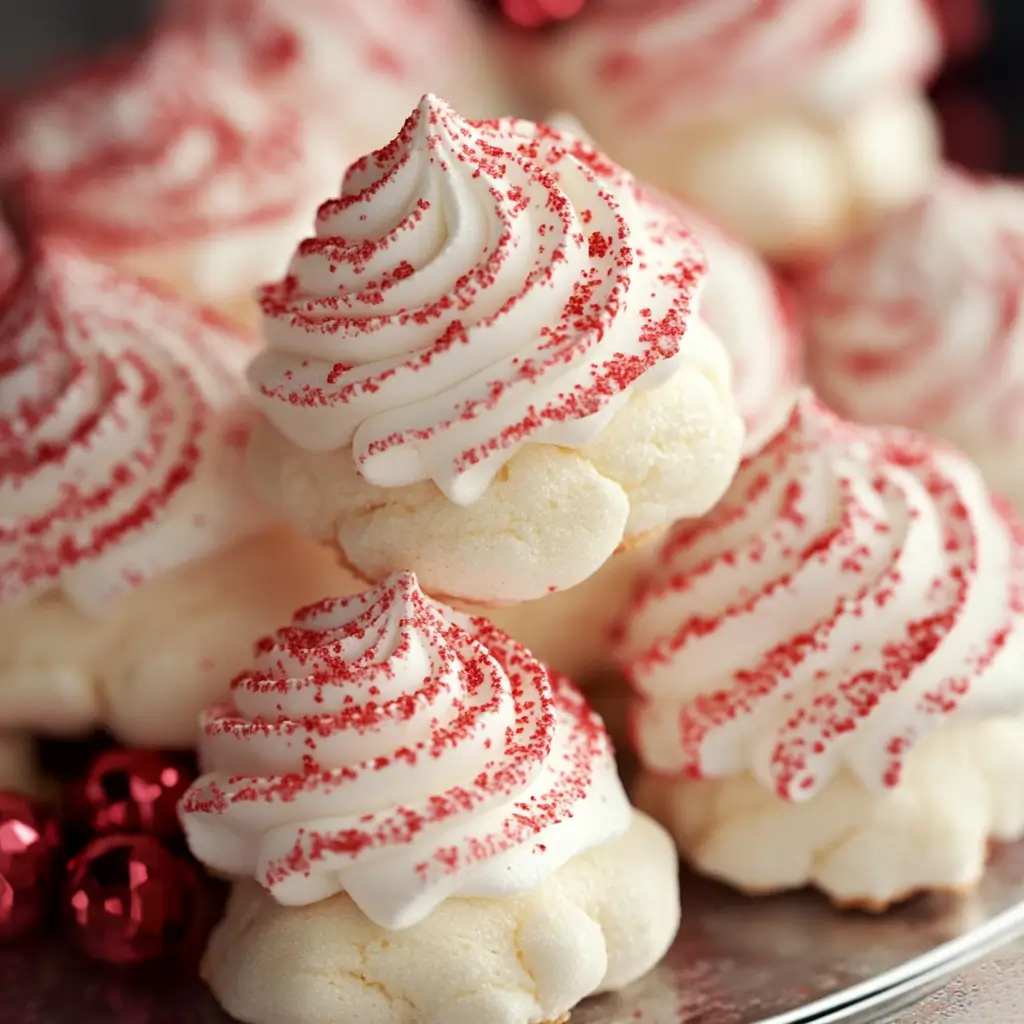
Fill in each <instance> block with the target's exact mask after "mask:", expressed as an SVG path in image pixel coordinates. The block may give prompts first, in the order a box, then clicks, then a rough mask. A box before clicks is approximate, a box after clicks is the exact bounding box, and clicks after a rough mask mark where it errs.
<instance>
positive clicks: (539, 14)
mask: <svg viewBox="0 0 1024 1024" xmlns="http://www.w3.org/2000/svg"><path fill="white" fill-rule="evenodd" d="M583 5H584V0H500V6H501V13H502V14H504V15H505V17H506V18H508V20H509V21H511V22H512V23H513V24H514V25H518V26H519V27H520V28H544V27H545V26H547V25H553V24H555V23H556V22H559V21H568V20H569V19H570V18H575V17H576V15H577V14H579V13H580V11H582V10H583Z"/></svg>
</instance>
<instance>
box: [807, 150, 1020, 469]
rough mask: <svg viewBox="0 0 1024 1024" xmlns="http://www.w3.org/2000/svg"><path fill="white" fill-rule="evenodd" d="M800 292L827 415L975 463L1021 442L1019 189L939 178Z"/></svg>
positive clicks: (818, 270)
mask: <svg viewBox="0 0 1024 1024" xmlns="http://www.w3.org/2000/svg"><path fill="white" fill-rule="evenodd" d="M798 287H799V295H800V299H801V302H802V305H803V311H804V314H805V316H806V320H807V326H808V330H809V332H810V334H811V335H812V337H813V339H814V342H815V343H814V345H813V346H812V347H811V351H810V355H811V362H810V372H811V374H812V377H813V380H814V383H815V385H816V386H817V388H818V389H819V392H820V394H821V395H822V397H823V398H825V399H826V401H828V403H829V404H830V405H831V406H832V407H833V408H835V409H837V410H839V411H840V412H841V413H843V414H844V415H846V416H849V417H850V418H851V419H856V420H860V421H863V422H867V423H905V424H907V425H908V426H913V427H917V428H920V429H923V430H927V431H929V432H934V433H941V434H942V435H943V436H945V437H949V438H950V439H952V440H954V441H955V442H956V443H957V444H960V445H962V446H963V447H964V448H965V449H967V450H968V451H969V452H971V454H972V455H978V454H980V453H981V450H982V449H983V448H984V447H986V446H988V445H996V446H999V445H1006V444H1012V443H1018V442H1021V441H1024V359H1022V355H1021V353H1022V345H1024V189H1021V188H1020V187H1019V186H1015V185H1009V184H1003V183H998V182H986V181H978V180H972V179H970V178H968V177H967V176H966V175H963V174H960V173H959V172H955V171H951V170H949V171H946V172H945V173H944V175H943V176H942V178H941V179H940V180H939V181H938V182H937V184H936V186H935V187H934V189H933V190H932V192H931V194H930V195H929V196H928V197H927V198H926V199H925V200H923V201H922V202H921V203H919V204H918V205H917V206H915V207H913V208H911V209H909V210H907V211H905V212H903V213H901V214H899V215H897V216H896V217H894V218H892V219H891V220H887V221H886V222H884V223H883V224H882V225H880V226H879V228H878V229H877V230H876V231H874V232H873V233H871V234H868V235H865V236H863V237H861V238H859V239H858V240H856V241H855V242H854V243H852V244H851V245H850V246H848V247H847V248H845V249H841V250H839V251H837V252H836V253H834V254H832V255H830V256H829V257H828V258H827V259H826V260H824V261H823V262H821V263H819V264H817V265H815V266H814V267H812V268H809V269H808V271H807V272H806V273H805V274H803V275H802V277H801V278H800V279H799V282H798Z"/></svg>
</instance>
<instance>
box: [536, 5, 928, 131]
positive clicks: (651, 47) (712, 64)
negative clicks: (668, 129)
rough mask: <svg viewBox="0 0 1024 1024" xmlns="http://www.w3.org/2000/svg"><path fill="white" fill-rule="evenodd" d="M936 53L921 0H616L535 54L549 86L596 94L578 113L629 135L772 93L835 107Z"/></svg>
mask: <svg viewBox="0 0 1024 1024" xmlns="http://www.w3.org/2000/svg"><path fill="white" fill-rule="evenodd" d="M938 55H939V37H938V30H937V28H936V26H935V24H934V21H933V19H932V17H931V15H930V13H929V11H928V10H927V7H926V3H925V0H688V2H686V3H680V2H679V0H648V2H645V3H642V4H639V3H636V2H634V0H619V2H618V3H611V4H595V5H594V6H593V12H592V13H584V14H583V15H582V16H581V17H580V18H578V19H576V20H574V21H573V22H572V23H571V24H570V25H569V26H567V28H566V30H565V31H564V32H563V33H558V34H556V35H555V36H553V37H552V39H551V41H550V43H549V44H547V54H546V64H547V73H548V75H549V76H550V77H551V78H552V79H554V82H555V89H556V91H557V92H563V91H565V92H571V93H572V94H574V95H580V96H583V97H587V96H589V97H591V100H590V102H591V103H593V102H594V101H593V97H600V103H599V105H597V104H595V111H594V117H593V118H591V117H590V116H587V117H585V120H587V121H588V123H589V122H591V121H592V120H597V121H603V122H606V123H608V124H616V125H618V126H619V127H620V128H621V129H625V130H626V131H630V132H638V133H639V132H644V131H645V130H646V131H650V130H661V129H663V128H664V127H665V125H666V123H668V124H670V125H674V124H684V123H691V122H695V121H705V120H708V119H711V118H716V117H722V116H726V115H730V114H733V113H736V112H737V111H742V110H744V109H749V108H750V107H752V106H764V105H765V104H771V103H773V102H780V101H781V102H796V103H797V104H799V105H800V106H802V107H804V108H806V109H807V110H808V111H809V112H811V113H813V114H817V115H821V116H827V117H843V116H845V115H846V114H847V113H848V112H849V111H850V110H851V109H852V108H854V107H855V106H857V105H858V104H860V103H862V102H863V101H865V100H866V99H868V98H870V97H871V96H874V95H877V94H878V93H880V92H884V91H886V90H887V89H890V88H894V87H899V86H900V85H901V84H903V83H905V82H908V81H910V82H912V81H914V80H916V79H920V78H923V77H925V76H926V75H927V74H928V73H929V72H930V71H931V70H932V69H933V67H934V66H935V64H936V62H937V60H938ZM559 100H560V101H562V102H564V101H565V99H564V97H559ZM602 108H604V109H602ZM594 127H595V128H596V124H595V125H594Z"/></svg>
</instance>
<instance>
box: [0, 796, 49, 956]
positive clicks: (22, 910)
mask: <svg viewBox="0 0 1024 1024" xmlns="http://www.w3.org/2000/svg"><path fill="white" fill-rule="evenodd" d="M60 846H61V844H60V830H59V828H58V826H57V819H56V817H55V816H54V815H53V814H52V813H51V812H50V811H49V810H48V809H47V808H45V807H44V806H43V805H42V804H39V803H37V802H36V801H34V800H30V799H29V798H28V797H24V796H21V795H20V794H17V793H8V792H4V791H0V940H5V939H13V938H16V937H17V936H19V935H24V934H25V933H26V932H29V931H31V930H32V929H33V928H36V927H38V926H39V925H40V924H42V922H43V920H44V919H45V917H46V915H47V912H48V911H49V909H50V907H51V905H52V902H53V900H52V897H53V891H54V886H55V884H56V880H57V877H58V863H59V857H60Z"/></svg>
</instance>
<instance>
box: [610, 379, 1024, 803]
mask: <svg viewBox="0 0 1024 1024" xmlns="http://www.w3.org/2000/svg"><path fill="white" fill-rule="evenodd" d="M1022 627H1024V530H1022V528H1021V526H1020V525H1019V524H1018V523H1017V522H1016V521H1014V520H1012V519H1011V518H1010V514H1009V512H1008V511H1007V507H1006V506H1005V505H1004V504H1001V503H994V502H993V500H992V498H991V497H990V496H989V494H988V493H987V491H986V489H985V487H984V485H983V483H982V481H981V478H980V477H979V475H978V473H977V471H976V470H975V469H974V468H973V467H972V466H971V465H970V463H968V462H967V460H966V459H964V458H963V457H962V456H960V455H958V454H957V453H955V452H954V451H953V450H952V449H946V448H943V447H941V446H939V445H937V444H935V443H933V442H931V441H929V440H927V439H925V438H923V437H921V436H919V435H914V434H911V433H909V432H905V431H901V430H896V429H889V430H878V431H876V430H871V429H868V428H861V427H855V426H853V425H851V424H847V423H844V422H843V421H840V420H837V419H835V418H834V417H832V416H831V414H829V413H827V412H826V411H825V410H824V409H823V408H822V407H821V406H819V405H818V404H817V403H816V402H815V401H814V400H813V399H812V398H810V397H809V395H807V394H804V395H803V396H802V397H801V399H800V400H799V401H798V404H797V405H796V407H795V408H794V411H793V413H792V416H791V418H790V420H789V423H788V424H787V426H786V427H785V428H784V429H783V431H782V432H781V433H780V434H778V435H777V436H776V437H775V438H774V439H773V440H772V441H771V442H770V443H769V444H768V445H767V446H766V447H765V448H764V449H763V450H762V451H761V452H760V453H759V454H758V455H756V456H754V457H753V458H751V459H750V460H748V461H747V462H746V463H745V464H744V466H743V467H742V468H741V470H740V472H739V474H738V476H737V478H736V481H735V483H734V485H733V487H732V489H731V490H730V492H729V494H728V495H727V496H726V498H725V500H724V501H723V502H722V503H721V504H720V505H719V506H718V507H717V508H716V509H715V510H714V511H713V512H712V513H711V514H710V516H708V517H707V518H706V519H705V520H702V521H700V522H698V523H696V524H688V523H683V524H680V525H679V526H678V527H677V528H676V530H675V531H674V532H673V534H672V536H671V537H670V538H669V540H668V541H666V543H665V545H664V546H663V548H662V550H661V552H660V554H659V557H658V558H657V559H656V568H655V570H654V571H653V573H652V575H651V577H650V579H649V580H648V581H647V583H646V585H645V586H644V587H643V588H642V590H641V592H640V593H639V594H638V596H637V598H636V600H635V603H634V606H633V608H632V613H631V615H630V617H629V619H628V622H627V624H626V626H625V643H624V648H623V652H622V653H623V657H624V659H625V660H626V661H627V663H628V666H627V667H628V672H629V675H630V677H631V681H632V683H633V685H634V686H635V688H636V690H637V692H638V698H637V700H636V702H635V705H634V708H633V712H632V715H633V718H632V730H633V737H634V741H635V743H636V745H637V748H638V751H639V753H640V756H641V758H642V760H643V761H644V763H645V764H646V766H647V767H648V768H649V769H651V770H652V771H654V772H656V773H662V774H676V775H687V776H690V777H693V778H715V777H724V776H731V775H737V774H741V773H743V772H744V771H747V770H750V771H752V772H753V773H754V775H755V776H756V777H757V778H758V779H760V780H761V782H762V783H763V784H764V785H766V786H768V787H769V788H771V789H773V790H774V791H775V792H777V793H778V794H779V795H780V796H781V797H783V798H785V799H787V800H794V801H797V800H805V799H808V798H810V797H811V796H813V795H814V794H815V793H817V792H818V791H819V790H820V789H821V788H822V786H824V785H825V784H826V783H827V782H828V781H829V780H830V779H831V778H832V777H833V776H834V775H835V774H836V772H837V771H838V770H839V769H840V768H841V767H842V766H844V765H846V766H848V767H849V768H850V769H852V771H853V772H854V773H855V774H856V775H857V776H858V777H859V778H860V779H861V780H862V781H863V782H864V783H865V784H866V785H868V786H869V787H874V788H879V787H894V786H896V785H898V784H899V783H900V780H901V775H902V773H903V769H904V764H905V760H906V758H907V755H908V754H909V752H910V751H911V750H912V749H913V748H914V746H915V745H916V744H917V743H918V742H919V741H920V740H921V739H922V738H923V737H924V736H926V735H928V734H929V733H930V732H932V731H933V730H935V729H937V728H938V727H940V726H942V725H943V724H945V723H946V722H948V721H949V720H950V718H951V717H952V716H954V715H960V714H975V715H982V714H995V713H1000V712H1003V711H1009V712H1014V713H1021V712H1022V711H1024V689H1022V688H1021V686H1020V677H1021V668H1022V664H1024V628H1022Z"/></svg>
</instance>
